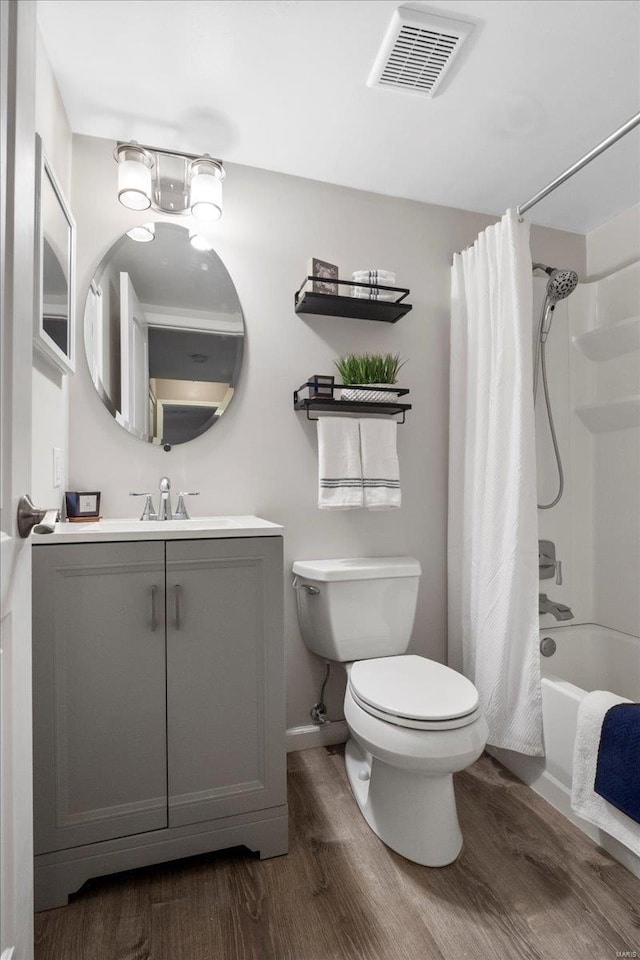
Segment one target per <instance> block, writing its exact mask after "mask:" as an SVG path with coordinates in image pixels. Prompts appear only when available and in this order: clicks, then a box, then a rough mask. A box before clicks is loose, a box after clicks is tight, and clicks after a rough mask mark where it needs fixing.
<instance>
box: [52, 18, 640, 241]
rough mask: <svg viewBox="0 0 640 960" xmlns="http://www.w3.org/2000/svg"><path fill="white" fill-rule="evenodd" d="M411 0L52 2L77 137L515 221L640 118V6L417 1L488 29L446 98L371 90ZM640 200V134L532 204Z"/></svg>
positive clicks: (594, 210)
mask: <svg viewBox="0 0 640 960" xmlns="http://www.w3.org/2000/svg"><path fill="white" fill-rule="evenodd" d="M396 6H398V3H397V2H396V0H84V2H82V3H79V2H78V0H39V3H38V7H39V20H40V26H41V30H42V33H43V37H44V41H45V45H46V47H47V50H48V52H49V56H50V58H51V62H52V64H53V68H54V71H55V73H56V76H57V79H58V82H59V85H60V90H61V93H62V97H63V99H64V102H65V105H66V108H67V112H68V115H69V120H70V122H71V126H72V128H73V130H74V131H75V132H77V133H83V134H89V135H93V136H99V137H110V138H113V139H123V140H128V139H136V140H139V141H141V142H143V143H144V142H146V143H150V144H152V145H154V146H157V147H165V148H169V147H171V148H174V149H175V148H178V149H182V150H185V151H192V152H209V153H211V154H213V155H214V156H219V157H221V158H222V159H224V160H229V161H235V162H237V163H244V164H248V165H251V166H256V167H264V168H267V169H270V170H278V171H281V172H284V173H290V174H296V175H298V176H303V177H310V178H312V179H316V180H324V181H328V182H331V183H338V184H343V185H346V186H350V187H356V188H358V189H362V190H373V191H375V192H377V193H386V194H392V195H395V196H400V197H409V198H411V199H414V200H422V201H426V202H429V203H437V204H446V205H450V206H454V207H462V208H465V209H469V210H476V211H482V212H486V213H493V214H500V213H501V212H502V211H503V210H504V209H506V208H507V207H508V206H515V205H517V204H518V203H522V202H524V201H525V200H526V199H528V198H529V197H530V196H531V195H532V194H534V193H536V192H537V191H538V190H539V189H540V188H541V187H543V186H544V185H545V184H546V183H547V182H548V181H549V180H551V179H553V178H554V177H555V176H556V175H558V174H559V173H560V172H562V170H563V169H564V168H565V167H567V166H569V165H570V164H571V163H573V162H574V161H575V160H577V159H578V158H579V157H580V156H581V155H582V154H583V153H585V152H586V151H587V150H589V149H591V148H592V147H593V146H595V144H596V143H598V142H599V141H600V140H602V139H603V138H604V137H605V136H607V135H608V134H610V133H611V132H612V131H613V130H614V129H616V128H617V127H618V126H620V125H621V124H622V123H623V122H624V121H626V120H627V119H628V118H629V117H630V116H632V115H633V114H634V113H636V112H637V111H638V110H639V109H640V43H639V37H640V3H639V2H638V0H581V2H576V0H436V2H434V3H429V4H422V3H412V4H411V6H413V7H422V8H424V9H427V10H429V11H430V12H432V13H440V14H443V15H445V16H449V17H454V18H456V17H457V18H460V19H467V20H471V21H473V22H474V23H475V24H476V26H475V30H474V32H473V34H472V36H471V38H470V39H469V40H468V41H467V44H466V46H465V47H464V48H463V51H462V54H461V56H460V58H459V59H458V61H457V62H456V63H455V64H454V65H453V67H452V69H451V71H450V73H449V74H448V76H447V78H446V79H445V81H444V83H443V85H442V87H441V88H440V91H439V92H438V94H437V96H435V97H434V98H433V99H431V100H430V99H425V98H423V97H420V96H418V95H415V94H406V93H400V92H395V91H390V90H384V89H381V88H370V87H367V86H366V80H367V76H368V73H369V70H370V67H371V64H372V61H373V59H374V57H375V55H376V53H377V51H378V48H379V46H380V43H381V41H382V38H383V36H384V33H385V30H386V28H387V25H388V23H389V20H390V18H391V14H392V12H393V10H394V9H395V8H396ZM639 201H640V130H638V129H636V130H635V131H634V132H633V133H631V134H629V135H628V136H627V137H626V138H625V139H624V140H623V141H621V142H620V143H618V144H617V145H615V146H614V147H612V148H611V149H610V150H609V151H608V152H607V154H606V155H604V156H603V157H601V158H599V159H597V160H595V161H594V162H593V163H592V164H591V166H590V167H589V168H588V169H586V170H584V171H583V172H581V173H580V174H578V175H577V176H576V177H575V178H574V179H573V180H571V181H570V182H569V183H568V184H566V185H564V186H563V187H561V188H560V189H559V190H557V191H556V192H555V193H554V194H553V195H552V196H551V197H549V198H548V199H546V200H544V201H543V202H542V203H540V204H539V206H537V207H536V208H535V209H534V210H532V211H531V214H530V216H531V219H532V220H533V221H534V222H537V223H543V224H547V225H549V226H554V227H560V228H563V229H568V230H575V231H578V232H580V233H584V232H587V231H589V230H591V229H593V228H594V227H596V226H598V225H599V224H601V223H603V222H605V221H606V220H609V219H611V218H612V217H613V216H615V215H616V214H617V213H619V212H620V211H621V210H623V209H625V208H627V207H629V206H631V205H632V204H635V203H638V202H639Z"/></svg>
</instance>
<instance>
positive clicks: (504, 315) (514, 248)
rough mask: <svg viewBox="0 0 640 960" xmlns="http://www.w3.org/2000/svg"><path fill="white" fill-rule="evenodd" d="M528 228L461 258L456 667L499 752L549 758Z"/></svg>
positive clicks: (454, 460) (456, 285) (453, 392)
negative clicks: (544, 714)
mask: <svg viewBox="0 0 640 960" xmlns="http://www.w3.org/2000/svg"><path fill="white" fill-rule="evenodd" d="M532 312H533V294H532V273H531V254H530V251H529V225H528V224H527V223H520V222H519V221H518V217H517V215H516V213H515V212H514V211H512V210H509V211H508V212H507V213H506V215H505V216H504V217H503V218H502V220H501V221H500V223H497V224H495V226H492V227H489V228H488V229H487V230H485V231H484V232H483V233H481V234H480V236H479V237H478V239H477V240H476V242H475V243H474V244H473V246H472V247H470V248H469V249H467V250H465V251H464V252H463V253H461V254H456V255H455V257H454V260H453V271H452V282H451V381H450V384H451V385H450V436H449V439H450V454H449V549H448V569H449V576H448V585H449V660H450V663H451V665H452V666H453V667H455V668H456V669H459V670H462V672H463V673H464V674H465V675H466V676H467V677H469V679H470V680H472V681H473V683H474V684H475V685H476V687H477V689H478V693H479V695H480V703H481V706H482V709H483V711H484V713H485V716H486V718H487V722H488V724H489V743H490V744H493V745H494V746H497V747H504V748H507V749H509V750H517V751H519V752H520V753H526V754H530V755H534V756H538V755H541V754H542V753H543V748H542V711H541V689H540V655H539V648H538V644H539V640H538V550H537V547H538V544H537V538H538V526H537V508H536V462H535V432H534V430H535V427H534V408H533V384H532V379H533V376H532V333H531V331H532V322H533V317H532Z"/></svg>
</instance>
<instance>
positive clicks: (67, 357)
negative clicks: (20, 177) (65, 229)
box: [33, 134, 76, 373]
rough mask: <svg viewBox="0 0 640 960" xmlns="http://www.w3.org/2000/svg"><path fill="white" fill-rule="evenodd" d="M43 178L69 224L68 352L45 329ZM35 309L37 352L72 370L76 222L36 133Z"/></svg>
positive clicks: (64, 370)
mask: <svg viewBox="0 0 640 960" xmlns="http://www.w3.org/2000/svg"><path fill="white" fill-rule="evenodd" d="M45 178H46V179H47V180H48V181H49V183H50V184H51V187H52V188H53V192H54V194H55V196H56V199H57V201H58V203H59V205H60V210H61V211H62V215H63V216H64V218H65V220H66V221H67V223H68V225H69V246H68V250H67V257H68V259H67V264H66V267H67V278H68V286H69V299H68V305H69V321H68V323H69V327H68V340H67V343H68V352H67V353H65V352H64V351H63V350H61V349H60V347H59V346H58V344H57V343H56V342H55V341H54V340H53V338H52V337H50V336H49V334H48V333H47V331H46V330H45V329H44V316H43V307H44V283H43V269H44V229H43V213H42V197H43V193H44V185H45V182H46V181H45ZM35 227H36V229H35V242H36V247H35V311H34V318H33V319H34V329H33V342H34V346H36V347H37V348H38V350H39V351H40V353H42V354H44V356H45V357H46V358H47V359H48V360H52V361H53V363H54V364H55V365H56V366H57V367H58V368H59V369H60V370H61V371H62V373H75V369H76V323H75V316H76V309H75V308H76V289H75V287H76V276H75V275H76V223H75V220H74V219H73V214H72V213H71V210H70V208H69V204H68V203H67V201H66V198H65V195H64V193H63V192H62V187H61V186H60V184H59V182H58V179H57V177H56V175H55V173H54V172H53V169H52V167H51V164H50V163H49V161H48V160H47V158H46V156H45V155H44V151H43V149H42V138H41V137H40V135H39V134H36V224H35Z"/></svg>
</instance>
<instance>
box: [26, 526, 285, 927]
mask: <svg viewBox="0 0 640 960" xmlns="http://www.w3.org/2000/svg"><path fill="white" fill-rule="evenodd" d="M33 543H34V549H33V592H34V604H33V618H34V619H33V676H34V695H33V700H34V796H35V814H34V818H35V823H34V832H35V891H36V893H35V897H36V902H35V906H36V909H37V910H42V909H47V908H50V907H56V906H61V905H64V904H66V903H67V898H68V895H69V894H70V893H72V892H74V891H76V890H77V889H78V888H79V887H80V886H81V885H82V884H83V883H84V882H85V881H86V880H87V879H89V878H90V877H95V876H100V875H102V874H107V873H114V872H117V871H120V870H127V869H131V868H133V867H139V866H143V865H147V864H152V863H158V862H161V861H165V860H171V859H176V858H180V857H186V856H191V855H194V854H199V853H204V852H207V851H213V850H219V849H223V848H226V847H232V846H237V845H244V846H246V847H248V848H249V849H251V850H253V851H258V852H259V854H260V857H261V858H265V857H272V856H277V855H279V854H283V853H286V852H287V839H288V836H287V806H286V780H285V773H286V771H285V759H286V754H285V720H284V704H285V691H284V653H283V624H282V603H283V581H282V528H281V527H279V526H277V525H276V524H271V523H268V522H267V521H264V520H260V519H259V518H257V517H236V518H234V517H225V518H213V519H211V520H189V521H168V522H148V523H141V522H136V521H102V522H100V523H94V524H90V525H89V524H80V525H76V524H58V525H57V526H56V530H55V532H54V533H53V534H50V535H48V536H47V535H40V536H37V535H35V536H34V537H33Z"/></svg>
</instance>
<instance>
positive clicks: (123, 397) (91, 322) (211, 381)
mask: <svg viewBox="0 0 640 960" xmlns="http://www.w3.org/2000/svg"><path fill="white" fill-rule="evenodd" d="M132 233H135V231H132ZM149 235H151V236H152V237H153V239H152V240H150V241H149V240H148V237H149ZM195 239H196V240H197V241H198V246H199V247H200V248H201V247H203V246H205V247H207V249H199V248H196V247H195V246H194V245H193V239H190V234H189V231H188V230H186V229H185V228H184V227H182V226H179V225H177V224H173V223H155V224H153V225H151V224H150V225H149V230H148V231H147V235H146V237H145V241H146V242H139V241H138V240H136V239H132V237H131V236H129V235H128V234H125V235H124V236H123V237H121V238H120V239H119V240H117V241H116V243H114V245H113V246H112V247H111V249H110V250H109V251H108V253H107V255H106V256H105V257H104V259H103V261H102V263H101V264H100V266H99V267H98V269H97V270H96V272H95V274H94V276H93V279H92V281H91V284H90V287H89V292H88V294H87V301H86V306H85V321H84V323H85V348H86V353H87V362H88V364H89V370H90V371H91V377H92V380H93V383H94V386H95V387H96V390H97V391H98V393H99V395H100V397H101V399H102V401H103V403H104V404H105V406H106V407H107V409H108V410H109V411H110V413H111V414H112V416H113V417H114V418H115V419H116V420H117V422H118V423H119V424H120V425H121V426H123V427H124V428H125V429H126V430H128V432H129V433H131V434H133V435H134V436H137V437H139V438H140V439H142V440H146V441H149V442H151V443H162V444H164V445H165V446H166V445H167V444H168V445H173V444H175V443H185V442H186V441H187V440H192V439H193V438H194V437H197V436H199V435H200V434H201V433H204V432H205V431H206V430H208V429H209V427H211V426H212V425H213V424H214V423H216V422H217V421H218V420H219V419H220V417H221V416H223V414H224V412H225V411H226V409H227V407H228V406H229V403H230V402H231V399H232V398H233V395H234V392H235V390H236V387H237V383H238V377H239V375H240V368H241V365H242V352H243V341H244V320H243V317H242V308H241V306H240V301H239V299H238V295H237V293H236V289H235V287H234V285H233V281H232V280H231V277H230V276H229V274H228V272H227V270H226V268H225V266H224V264H223V262H222V260H221V259H220V257H218V255H217V254H216V253H215V252H214V251H213V250H212V249H210V248H209V247H208V244H206V243H203V239H202V237H197V238H195Z"/></svg>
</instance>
